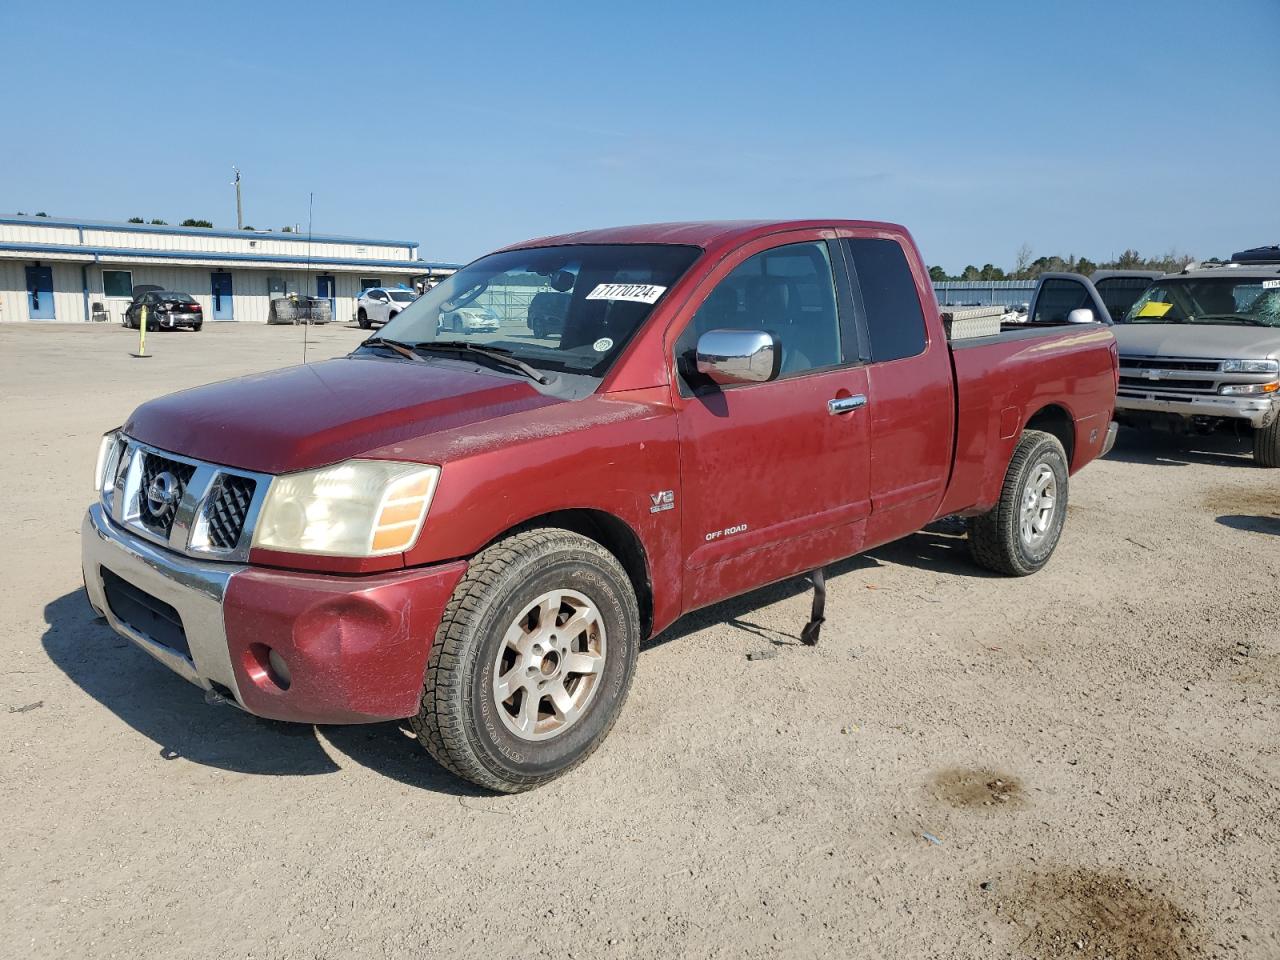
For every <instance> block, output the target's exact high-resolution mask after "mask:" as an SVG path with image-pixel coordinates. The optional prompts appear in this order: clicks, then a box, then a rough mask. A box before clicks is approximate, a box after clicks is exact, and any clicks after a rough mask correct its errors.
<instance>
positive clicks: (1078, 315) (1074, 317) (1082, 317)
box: [1067, 307, 1094, 323]
mask: <svg viewBox="0 0 1280 960" xmlns="http://www.w3.org/2000/svg"><path fill="white" fill-rule="evenodd" d="M1093 321H1094V316H1093V311H1092V310H1090V309H1089V308H1088V307H1079V308H1078V309H1075V310H1072V311H1071V312H1070V313H1068V314H1067V323H1093Z"/></svg>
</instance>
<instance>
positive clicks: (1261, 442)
mask: <svg viewBox="0 0 1280 960" xmlns="http://www.w3.org/2000/svg"><path fill="white" fill-rule="evenodd" d="M1253 459H1254V462H1255V463H1257V464H1258V466H1260V467H1280V417H1277V418H1276V419H1275V420H1273V421H1271V423H1270V424H1268V425H1267V426H1265V427H1257V428H1255V429H1254V431H1253Z"/></svg>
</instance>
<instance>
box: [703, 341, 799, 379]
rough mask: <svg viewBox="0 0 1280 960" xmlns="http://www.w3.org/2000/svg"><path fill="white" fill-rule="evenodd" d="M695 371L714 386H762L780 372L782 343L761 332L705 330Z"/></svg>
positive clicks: (775, 377)
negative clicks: (754, 384) (736, 384)
mask: <svg viewBox="0 0 1280 960" xmlns="http://www.w3.org/2000/svg"><path fill="white" fill-rule="evenodd" d="M697 362H698V372H699V373H700V374H702V375H703V376H704V377H707V378H709V379H710V380H712V381H713V382H714V383H718V384H720V385H721V386H727V385H729V384H733V383H765V382H767V381H769V380H774V379H777V376H778V373H779V371H780V370H781V369H782V344H781V343H779V342H778V340H777V338H776V337H774V335H773V334H771V333H765V332H764V331H763V330H708V331H707V332H706V333H704V334H703V335H702V336H700V337H699V338H698V360H697Z"/></svg>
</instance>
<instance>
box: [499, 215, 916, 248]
mask: <svg viewBox="0 0 1280 960" xmlns="http://www.w3.org/2000/svg"><path fill="white" fill-rule="evenodd" d="M823 227H826V228H830V229H834V228H840V227H844V228H846V229H863V230H865V229H873V230H892V231H894V232H895V233H906V230H905V229H904V228H903V227H900V226H898V225H897V224H893V223H882V222H880V221H875V220H691V221H685V222H675V223H642V224H635V225H632V226H627V227H605V228H603V229H598V230H580V231H578V232H576V233H561V234H556V235H554V236H549V237H537V238H535V239H533V240H526V241H524V242H523V243H513V244H511V245H510V246H507V247H504V248H503V250H521V249H526V248H529V247H558V246H566V245H569V244H582V243H669V244H682V245H685V246H692V247H701V248H702V249H704V250H708V249H711V248H712V247H718V246H723V245H735V246H736V245H737V244H740V243H743V242H746V241H749V240H754V239H756V238H757V237H763V236H768V235H769V234H771V233H782V232H785V231H788V230H812V229H822V228H823Z"/></svg>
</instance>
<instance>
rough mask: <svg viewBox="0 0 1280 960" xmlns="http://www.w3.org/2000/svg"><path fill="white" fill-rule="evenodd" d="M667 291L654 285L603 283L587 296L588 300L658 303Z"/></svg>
mask: <svg viewBox="0 0 1280 960" xmlns="http://www.w3.org/2000/svg"><path fill="white" fill-rule="evenodd" d="M666 290H667V288H666V287H660V286H658V285H657V284H653V283H602V284H600V285H599V286H597V287H596V288H595V289H594V290H592V291H591V292H590V293H588V294H587V299H588V300H630V301H631V302H632V303H656V302H657V300H658V298H659V297H660V296H662V295H663V294H664V293H665V292H666Z"/></svg>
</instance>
